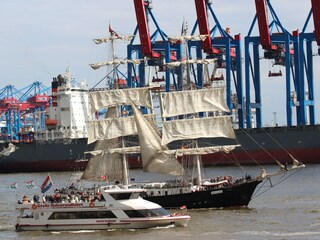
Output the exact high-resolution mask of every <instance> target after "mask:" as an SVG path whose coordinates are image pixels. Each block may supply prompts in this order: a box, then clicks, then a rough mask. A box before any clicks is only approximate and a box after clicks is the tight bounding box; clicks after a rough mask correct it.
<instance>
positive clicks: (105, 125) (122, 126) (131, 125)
mask: <svg viewBox="0 0 320 240" xmlns="http://www.w3.org/2000/svg"><path fill="white" fill-rule="evenodd" d="M145 117H146V118H147V119H148V121H149V122H150V123H152V125H154V126H155V124H156V120H155V115H154V114H151V115H146V116H145ZM89 124H90V126H89V131H88V144H90V143H93V142H95V141H97V140H104V139H113V138H117V137H124V136H130V135H137V133H138V130H137V127H136V124H135V119H134V117H132V116H131V117H118V118H106V119H101V120H95V121H90V123H89Z"/></svg>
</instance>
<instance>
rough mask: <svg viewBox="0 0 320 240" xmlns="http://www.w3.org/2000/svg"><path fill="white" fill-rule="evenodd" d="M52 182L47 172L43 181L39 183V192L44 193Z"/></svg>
mask: <svg viewBox="0 0 320 240" xmlns="http://www.w3.org/2000/svg"><path fill="white" fill-rule="evenodd" d="M52 185H53V183H52V179H51V176H50V174H49V173H48V176H47V177H46V179H45V180H44V182H43V183H42V185H41V192H42V193H45V192H46V191H48V190H49V189H50V188H51V187H52Z"/></svg>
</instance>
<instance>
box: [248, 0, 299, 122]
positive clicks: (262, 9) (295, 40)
mask: <svg viewBox="0 0 320 240" xmlns="http://www.w3.org/2000/svg"><path fill="white" fill-rule="evenodd" d="M255 5H256V15H255V17H254V19H253V22H252V24H251V27H250V29H249V32H248V35H247V36H246V37H245V83H246V94H245V96H246V126H247V128H252V127H253V126H252V119H253V116H252V109H255V110H256V123H257V127H258V128H261V127H262V112H261V109H262V99H261V76H260V62H259V59H260V56H259V46H260V45H261V46H262V49H263V50H264V58H265V59H272V60H274V64H275V65H279V66H283V67H285V74H286V112H287V125H288V126H292V108H293V107H296V108H297V122H301V119H300V112H301V111H302V109H301V108H300V107H299V104H295V103H296V101H295V100H294V99H293V98H292V95H291V93H292V90H291V89H292V87H291V85H292V83H291V74H292V77H293V85H294V88H295V91H296V92H297V95H298V96H299V93H300V92H301V91H303V90H301V89H300V85H299V67H298V66H299V56H298V52H299V50H298V49H299V36H298V35H299V34H298V32H297V31H294V32H293V34H292V35H291V34H290V33H289V32H288V31H287V30H286V29H285V28H284V27H283V25H282V24H281V22H280V20H279V18H278V16H277V14H276V12H275V11H274V9H273V7H272V5H271V2H270V0H255ZM268 10H269V11H268ZM268 12H269V13H270V15H271V17H272V22H271V23H270V24H269V21H268ZM257 22H258V26H259V36H251V34H252V31H253V28H254V26H255V24H256V23H257ZM290 44H293V49H291V47H290ZM250 46H251V47H252V53H251V52H250ZM280 75H282V72H281V71H279V72H278V73H272V72H271V71H270V72H269V77H274V76H280ZM251 80H252V83H253V91H254V92H253V93H254V97H255V101H254V102H251V90H252V89H251ZM299 100H300V99H297V101H299Z"/></svg>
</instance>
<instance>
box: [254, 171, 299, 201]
mask: <svg viewBox="0 0 320 240" xmlns="http://www.w3.org/2000/svg"><path fill="white" fill-rule="evenodd" d="M301 169H302V168H300V169H298V170H297V171H294V172H293V173H292V174H290V175H289V176H287V177H285V176H286V175H287V173H288V172H286V174H284V175H283V179H282V180H279V181H278V182H277V183H276V184H272V183H271V184H272V186H271V187H269V188H268V189H266V190H265V191H263V192H261V193H259V194H257V193H258V192H259V191H260V189H261V188H262V187H263V186H264V185H265V183H266V181H264V183H263V184H262V185H261V186H260V187H259V189H258V190H256V191H255V193H254V194H253V195H252V198H251V199H252V200H253V199H255V198H257V197H259V196H261V195H262V194H264V193H265V192H267V191H269V190H270V189H271V188H273V187H275V186H277V185H279V184H281V183H282V182H283V181H285V180H287V179H288V178H289V177H291V176H293V175H294V174H296V173H298V172H299V171H300V170H301ZM281 178H282V177H281ZM281 178H280V179H281ZM268 179H269V180H270V177H268ZM270 181H271V180H270Z"/></svg>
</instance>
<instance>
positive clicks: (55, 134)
mask: <svg viewBox="0 0 320 240" xmlns="http://www.w3.org/2000/svg"><path fill="white" fill-rule="evenodd" d="M88 107H89V103H88V88H87V86H86V84H85V83H81V84H80V85H79V86H77V85H75V84H73V83H72V77H71V73H70V71H67V74H66V75H65V76H61V75H59V76H58V77H56V78H54V79H53V81H52V106H51V107H50V108H49V109H48V114H47V116H46V129H45V132H40V133H38V134H37V138H36V139H37V140H45V141H48V140H49V139H50V140H55V139H78V138H86V137H87V133H88V126H87V123H88Z"/></svg>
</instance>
